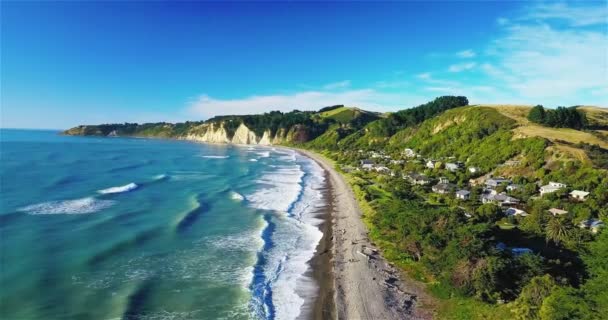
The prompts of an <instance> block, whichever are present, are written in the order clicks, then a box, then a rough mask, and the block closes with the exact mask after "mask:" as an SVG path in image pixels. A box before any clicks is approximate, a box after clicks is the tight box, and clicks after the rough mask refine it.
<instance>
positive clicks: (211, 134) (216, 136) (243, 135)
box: [182, 123, 287, 146]
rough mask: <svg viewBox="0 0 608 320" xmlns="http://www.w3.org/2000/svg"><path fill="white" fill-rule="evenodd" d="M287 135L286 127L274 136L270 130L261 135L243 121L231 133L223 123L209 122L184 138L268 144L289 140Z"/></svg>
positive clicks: (214, 141) (210, 141)
mask: <svg viewBox="0 0 608 320" xmlns="http://www.w3.org/2000/svg"><path fill="white" fill-rule="evenodd" d="M286 136H287V133H286V131H285V129H280V130H278V131H277V134H275V135H274V137H273V136H272V133H271V132H270V130H266V131H264V134H263V135H262V136H261V137H259V136H257V135H256V134H255V132H253V131H251V130H250V129H249V128H248V127H247V126H246V125H245V124H243V123H241V125H239V127H238V128H237V129H236V131H235V132H234V134H232V135H231V134H230V133H229V132H228V131H227V130H226V128H225V127H224V124H223V123H220V124H217V123H209V124H203V125H202V126H199V127H197V128H196V131H195V132H189V133H188V134H186V135H185V136H183V137H182V139H185V140H192V141H200V142H207V143H234V144H259V145H266V146H268V145H273V144H280V143H282V142H284V141H287V139H286V138H287V137H286Z"/></svg>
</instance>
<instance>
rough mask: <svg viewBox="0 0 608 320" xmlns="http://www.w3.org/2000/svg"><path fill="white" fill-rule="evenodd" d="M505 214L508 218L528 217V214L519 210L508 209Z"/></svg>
mask: <svg viewBox="0 0 608 320" xmlns="http://www.w3.org/2000/svg"><path fill="white" fill-rule="evenodd" d="M505 214H506V215H508V216H522V217H525V216H527V215H528V213H527V212H525V211H523V210H520V209H517V208H508V209H507V210H505Z"/></svg>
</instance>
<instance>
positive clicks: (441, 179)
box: [439, 177, 450, 183]
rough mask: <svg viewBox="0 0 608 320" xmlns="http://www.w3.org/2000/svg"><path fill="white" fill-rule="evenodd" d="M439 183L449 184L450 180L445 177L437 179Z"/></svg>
mask: <svg viewBox="0 0 608 320" xmlns="http://www.w3.org/2000/svg"><path fill="white" fill-rule="evenodd" d="M439 183H450V180H448V178H446V177H439Z"/></svg>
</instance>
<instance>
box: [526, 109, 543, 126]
mask: <svg viewBox="0 0 608 320" xmlns="http://www.w3.org/2000/svg"><path fill="white" fill-rule="evenodd" d="M528 120H530V121H532V122H534V123H545V108H543V106H541V105H537V106H535V107H534V108H532V109H530V112H529V113H528Z"/></svg>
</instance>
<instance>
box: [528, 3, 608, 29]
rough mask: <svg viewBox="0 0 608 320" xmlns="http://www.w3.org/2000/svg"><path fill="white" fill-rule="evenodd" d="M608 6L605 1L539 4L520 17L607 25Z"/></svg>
mask: <svg viewBox="0 0 608 320" xmlns="http://www.w3.org/2000/svg"><path fill="white" fill-rule="evenodd" d="M607 19H608V6H607V5H606V2H605V1H601V2H599V3H598V2H595V3H593V2H591V5H589V4H586V5H582V6H581V5H578V4H577V5H568V4H566V3H563V2H561V3H550V4H537V5H535V6H533V7H531V8H529V11H528V13H527V14H525V15H524V16H522V17H521V18H520V20H521V21H526V20H532V21H534V20H538V21H547V20H560V21H563V22H566V23H568V24H569V25H571V26H591V25H606V22H607Z"/></svg>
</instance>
